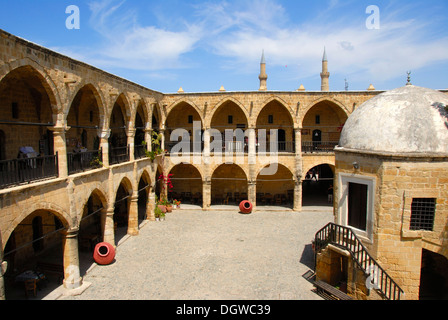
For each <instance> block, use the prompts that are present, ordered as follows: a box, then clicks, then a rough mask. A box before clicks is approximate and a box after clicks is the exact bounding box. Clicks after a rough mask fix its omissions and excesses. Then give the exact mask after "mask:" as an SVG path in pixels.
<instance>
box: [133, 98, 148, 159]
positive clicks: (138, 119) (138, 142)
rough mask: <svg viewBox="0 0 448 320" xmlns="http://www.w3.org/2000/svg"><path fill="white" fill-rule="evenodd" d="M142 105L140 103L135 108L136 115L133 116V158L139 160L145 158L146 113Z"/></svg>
mask: <svg viewBox="0 0 448 320" xmlns="http://www.w3.org/2000/svg"><path fill="white" fill-rule="evenodd" d="M143 107H144V104H143V103H142V101H140V103H139V105H138V107H137V114H136V115H135V137H134V157H135V159H141V158H143V157H144V156H145V150H146V141H145V129H146V118H147V117H146V113H145V111H144V109H143Z"/></svg>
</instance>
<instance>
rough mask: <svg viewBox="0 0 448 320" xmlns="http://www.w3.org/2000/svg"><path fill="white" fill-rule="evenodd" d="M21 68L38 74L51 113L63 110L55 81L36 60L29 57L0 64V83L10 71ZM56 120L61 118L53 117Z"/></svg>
mask: <svg viewBox="0 0 448 320" xmlns="http://www.w3.org/2000/svg"><path fill="white" fill-rule="evenodd" d="M22 68H26V69H28V70H30V71H31V72H32V73H33V72H34V73H35V74H36V75H38V78H39V80H40V82H41V84H42V86H43V87H44V89H45V91H46V93H47V96H48V97H49V100H50V104H51V109H52V112H53V114H54V115H57V114H58V113H60V112H61V111H62V110H63V106H64V103H63V102H62V100H61V98H60V96H61V94H60V92H59V90H58V87H57V86H56V84H55V82H54V81H53V79H52V78H51V77H50V75H49V74H48V73H47V72H46V70H45V69H44V68H43V67H42V66H41V65H40V64H39V63H38V62H36V61H34V60H33V59H31V58H29V57H26V58H23V59H18V60H14V61H11V62H9V63H6V64H4V65H3V66H1V67H0V84H1V83H2V81H3V80H4V79H5V78H6V77H7V76H8V75H10V74H11V73H12V72H15V71H17V70H21V69H22ZM57 120H62V119H57V117H55V121H57Z"/></svg>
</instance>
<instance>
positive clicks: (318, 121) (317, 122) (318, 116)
mask: <svg viewBox="0 0 448 320" xmlns="http://www.w3.org/2000/svg"><path fill="white" fill-rule="evenodd" d="M316 124H320V115H317V116H316Z"/></svg>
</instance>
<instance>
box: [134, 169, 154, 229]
mask: <svg viewBox="0 0 448 320" xmlns="http://www.w3.org/2000/svg"><path fill="white" fill-rule="evenodd" d="M150 191H151V179H150V178H149V175H148V174H147V173H146V172H145V173H144V174H143V175H142V177H141V178H140V181H139V183H138V201H137V206H138V222H139V224H140V223H141V222H142V221H144V220H146V219H147V215H148V212H147V203H148V200H149V192H150Z"/></svg>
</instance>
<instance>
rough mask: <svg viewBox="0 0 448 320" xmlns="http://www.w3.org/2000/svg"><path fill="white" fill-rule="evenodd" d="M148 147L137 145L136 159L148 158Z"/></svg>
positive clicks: (135, 147) (135, 149) (135, 150)
mask: <svg viewBox="0 0 448 320" xmlns="http://www.w3.org/2000/svg"><path fill="white" fill-rule="evenodd" d="M145 151H146V146H145V145H136V146H134V158H135V159H142V158H145V157H146V152H145Z"/></svg>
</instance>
